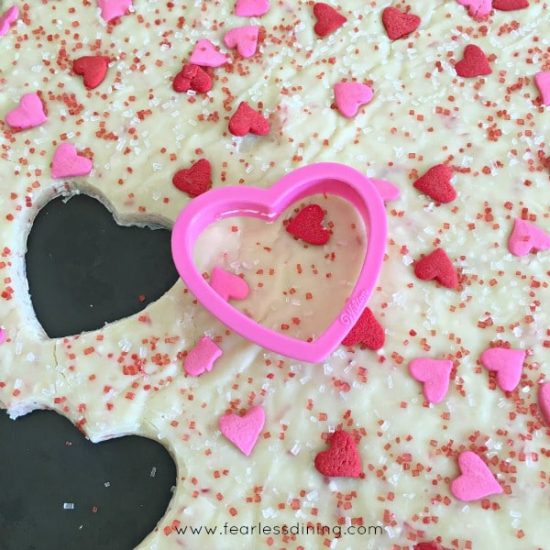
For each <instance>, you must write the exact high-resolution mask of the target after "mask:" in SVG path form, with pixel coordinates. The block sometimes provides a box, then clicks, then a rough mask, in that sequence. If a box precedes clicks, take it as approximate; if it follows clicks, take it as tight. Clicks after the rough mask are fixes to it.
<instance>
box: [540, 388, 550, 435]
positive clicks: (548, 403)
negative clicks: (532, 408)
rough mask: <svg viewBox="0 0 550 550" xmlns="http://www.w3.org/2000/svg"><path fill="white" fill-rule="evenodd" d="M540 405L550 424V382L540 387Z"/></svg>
mask: <svg viewBox="0 0 550 550" xmlns="http://www.w3.org/2000/svg"><path fill="white" fill-rule="evenodd" d="M538 398H539V407H540V410H541V412H542V416H544V420H546V424H548V426H550V382H545V383H544V384H541V385H540V387H539V395H538Z"/></svg>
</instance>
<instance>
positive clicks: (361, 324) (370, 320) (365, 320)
mask: <svg viewBox="0 0 550 550" xmlns="http://www.w3.org/2000/svg"><path fill="white" fill-rule="evenodd" d="M385 340H386V336H385V334H384V329H383V328H382V325H381V324H380V323H379V322H378V321H377V320H376V318H375V317H374V314H373V313H372V311H371V310H370V308H368V307H367V308H365V311H363V313H362V314H361V317H359V319H358V320H357V322H356V323H355V325H354V326H353V328H352V329H351V330H350V331H349V333H348V335H347V336H346V337H345V338H344V339H343V340H342V344H343V345H344V346H355V345H356V344H362V345H363V346H365V347H367V348H369V349H372V350H377V349H380V348H381V347H382V346H383V345H384V342H385Z"/></svg>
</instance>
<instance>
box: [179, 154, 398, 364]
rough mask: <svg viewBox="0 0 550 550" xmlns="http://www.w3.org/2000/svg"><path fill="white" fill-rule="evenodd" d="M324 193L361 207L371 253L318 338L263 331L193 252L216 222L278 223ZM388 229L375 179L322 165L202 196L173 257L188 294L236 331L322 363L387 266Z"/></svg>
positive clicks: (185, 218) (184, 220) (186, 215)
mask: <svg viewBox="0 0 550 550" xmlns="http://www.w3.org/2000/svg"><path fill="white" fill-rule="evenodd" d="M320 193H326V194H328V195H335V196H338V197H341V198H343V199H345V200H347V201H349V202H350V203H351V204H352V205H353V206H354V207H355V208H356V209H357V211H358V213H359V214H360V216H361V218H362V219H363V222H364V225H365V229H366V233H367V252H366V255H365V258H364V261H363V264H362V266H361V271H360V273H359V277H358V279H357V282H356V284H355V288H354V289H353V290H352V292H351V294H350V296H349V297H348V299H347V301H346V303H345V305H344V307H343V309H342V311H341V313H340V315H339V316H338V317H337V318H336V319H335V320H334V321H333V322H332V324H331V325H330V326H329V327H328V328H327V329H326V330H325V331H324V332H323V333H322V334H321V335H320V336H319V337H318V338H317V339H316V340H314V341H312V342H306V341H303V340H299V339H297V338H292V337H289V336H285V335H283V334H281V333H279V332H277V331H275V330H271V329H269V328H267V327H264V326H262V325H261V324H259V323H258V322H256V321H254V320H253V319H251V318H250V317H248V316H247V315H245V314H244V313H242V312H241V311H239V310H237V309H236V308H234V307H233V306H232V305H231V304H229V303H227V301H226V300H225V299H224V297H223V296H221V295H220V294H219V293H218V292H216V290H215V289H213V288H212V286H211V285H209V284H208V282H207V281H205V280H204V278H203V276H202V274H201V273H199V271H198V269H197V267H196V265H195V262H194V261H193V248H194V245H195V242H196V241H197V238H198V237H199V235H200V234H201V233H202V232H203V231H204V230H205V229H206V227H208V226H209V225H211V224H212V223H214V222H217V221H220V220H223V219H226V218H230V217H236V216H248V217H255V218H260V219H263V220H265V221H266V222H273V221H275V220H276V219H277V218H278V217H279V216H280V215H281V214H282V213H283V212H284V211H285V209H286V208H288V207H289V206H290V205H292V204H294V203H296V202H298V201H300V200H302V199H304V198H306V197H309V196H312V195H315V194H320ZM386 231H387V230H386V213H385V210H384V203H383V202H382V198H381V197H380V195H379V193H378V191H377V189H376V187H375V185H374V184H373V183H372V181H371V180H370V179H369V178H367V177H366V176H364V175H363V174H361V173H360V172H358V171H357V170H355V169H353V168H351V167H349V166H345V165H343V164H337V163H319V164H312V165H309V166H305V167H303V168H299V169H298V170H295V171H293V172H290V173H289V174H287V175H286V176H284V177H283V178H282V179H281V180H279V181H278V182H277V183H276V184H275V185H273V186H272V187H271V188H269V189H259V188H256V187H246V186H231V187H224V188H219V189H213V190H211V191H208V192H207V193H203V194H202V195H200V196H199V197H197V198H196V199H194V200H193V201H192V202H191V203H190V204H189V205H188V206H187V207H186V208H185V209H184V210H183V211H182V212H181V213H180V214H179V216H178V219H177V220H176V223H175V225H174V228H173V231H172V256H173V258H174V263H175V266H176V268H177V270H178V272H179V274H180V276H181V278H182V279H183V280H184V282H185V284H186V285H187V287H188V288H189V290H190V291H191V292H192V293H193V294H194V295H195V297H196V298H197V300H198V301H199V302H200V303H201V304H202V305H203V306H204V307H205V308H206V309H207V310H208V311H210V313H212V314H213V315H214V316H215V317H217V318H218V319H219V320H220V321H221V322H222V323H223V324H225V325H226V326H227V327H229V328H230V329H231V330H233V331H235V332H236V333H238V334H240V335H241V336H243V337H244V338H246V339H248V340H250V341H252V342H254V343H256V344H258V345H260V346H262V347H264V348H266V349H269V350H271V351H274V352H276V353H280V354H282V355H285V356H287V357H292V358H294V359H298V360H300V361H307V362H310V363H317V362H319V361H322V360H323V359H325V358H326V357H327V356H328V355H330V353H332V352H333V351H334V350H335V349H336V348H337V347H338V345H339V344H340V342H341V341H342V340H343V339H344V337H345V336H346V335H347V334H348V333H349V331H350V329H351V328H352V327H353V326H354V325H355V323H356V321H357V320H358V319H359V317H360V315H361V314H362V313H363V311H364V309H365V306H366V303H367V301H368V299H369V297H370V295H371V293H372V291H373V289H374V286H375V284H376V280H377V278H378V274H379V272H380V268H381V266H382V261H383V258H384V251H385V248H386Z"/></svg>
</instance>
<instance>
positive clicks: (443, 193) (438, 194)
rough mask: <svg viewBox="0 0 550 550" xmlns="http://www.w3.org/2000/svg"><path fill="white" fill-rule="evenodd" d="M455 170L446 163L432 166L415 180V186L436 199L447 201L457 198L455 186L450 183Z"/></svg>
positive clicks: (442, 201)
mask: <svg viewBox="0 0 550 550" xmlns="http://www.w3.org/2000/svg"><path fill="white" fill-rule="evenodd" d="M452 176H453V171H452V169H451V168H450V167H449V166H446V165H445V164H436V165H435V166H432V167H431V168H430V169H429V170H428V171H427V172H426V173H425V174H424V175H423V176H422V177H420V178H418V179H417V180H416V181H415V182H414V184H413V185H414V187H415V188H416V189H418V190H419V191H422V193H424V194H425V195H428V197H431V198H432V199H433V200H434V201H437V202H441V203H446V202H451V201H453V200H455V199H456V191H455V188H454V187H453V186H452V185H451V184H450V180H451V178H452Z"/></svg>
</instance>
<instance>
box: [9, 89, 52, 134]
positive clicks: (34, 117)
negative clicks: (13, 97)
mask: <svg viewBox="0 0 550 550" xmlns="http://www.w3.org/2000/svg"><path fill="white" fill-rule="evenodd" d="M46 120H48V117H47V116H46V114H45V113H44V105H43V104H42V100H41V99H40V97H39V96H38V94H36V93H30V94H25V95H23V96H22V97H21V99H20V100H19V106H18V107H16V108H15V109H13V110H11V111H10V112H9V113H8V114H7V115H6V122H7V123H8V125H9V126H11V127H12V128H22V129H25V128H35V127H36V126H40V125H41V124H44V122H46Z"/></svg>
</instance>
